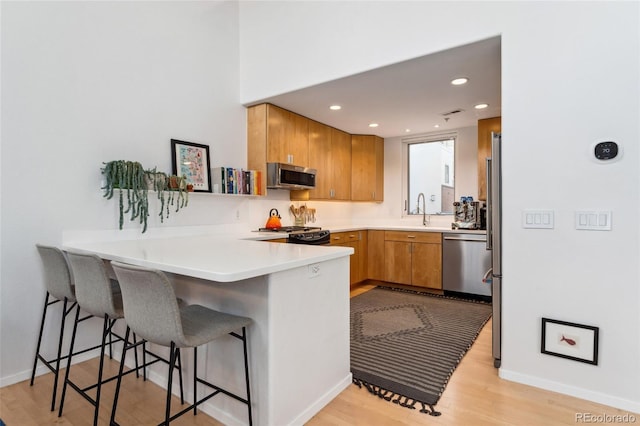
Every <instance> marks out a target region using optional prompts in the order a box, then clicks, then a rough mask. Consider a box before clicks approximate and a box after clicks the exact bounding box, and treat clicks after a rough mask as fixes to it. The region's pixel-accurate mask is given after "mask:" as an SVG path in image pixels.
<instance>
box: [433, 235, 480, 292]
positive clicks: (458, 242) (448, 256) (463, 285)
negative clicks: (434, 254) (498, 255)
mask: <svg viewBox="0 0 640 426" xmlns="http://www.w3.org/2000/svg"><path fill="white" fill-rule="evenodd" d="M486 241H487V236H486V235H484V234H471V233H469V234H465V233H462V232H456V233H444V234H443V235H442V289H443V290H445V291H454V292H457V293H466V294H474V295H479V296H491V285H490V284H487V283H484V282H482V277H483V276H484V274H485V272H487V270H488V269H489V268H491V251H489V250H487V247H486Z"/></svg>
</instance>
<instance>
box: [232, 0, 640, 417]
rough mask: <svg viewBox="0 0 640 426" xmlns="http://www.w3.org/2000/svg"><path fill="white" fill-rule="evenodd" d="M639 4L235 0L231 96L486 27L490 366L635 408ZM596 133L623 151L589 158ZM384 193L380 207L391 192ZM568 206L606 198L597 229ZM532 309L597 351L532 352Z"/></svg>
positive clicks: (466, 38) (639, 400) (481, 34)
mask: <svg viewBox="0 0 640 426" xmlns="http://www.w3.org/2000/svg"><path fill="white" fill-rule="evenodd" d="M639 7H640V5H639V4H638V3H637V2H624V3H623V2H402V3H400V2H365V1H363V2H337V3H336V2H241V5H240V17H241V25H240V27H241V33H240V34H241V37H240V40H241V81H242V88H241V99H242V101H243V102H251V101H254V100H258V99H261V98H265V97H268V96H272V95H277V94H280V93H284V92H288V91H291V90H295V89H299V88H303V87H306V86H309V85H313V84H317V83H321V82H325V81H328V80H332V79H335V78H339V77H344V76H347V75H350V74H354V73H356V72H360V71H365V70H368V69H372V68H376V67H380V66H383V65H388V64H390V63H394V62H398V61H401V60H406V59H410V58H414V57H419V56H422V55H425V54H429V53H433V52H437V51H439V50H443V49H447V48H451V47H455V46H459V45H462V44H466V43H469V42H473V41H477V40H481V39H484V38H488V37H491V36H495V35H501V37H502V61H503V62H502V111H503V114H502V123H503V124H502V126H503V127H502V134H503V141H504V152H503V157H504V167H503V179H504V193H503V195H504V259H503V261H504V283H505V286H504V299H503V301H504V329H503V337H504V342H503V364H502V365H503V366H502V369H501V371H500V374H501V376H503V377H506V378H509V379H512V380H516V381H520V382H524V383H530V384H533V385H536V386H540V387H544V388H547V389H552V390H557V391H560V392H564V393H568V394H572V395H576V396H579V397H582V398H586V399H591V400H595V401H599V402H603V403H605V404H609V405H614V406H617V407H621V408H626V409H629V410H632V411H635V412H640V293H639V286H638V282H639V281H640V271H639V269H638V266H637V265H638V260H639V259H640V248H639V246H638V241H639V240H640V238H639V236H640V232H639V227H638V221H637V212H638V211H640V204H639V195H640V191H639V185H640V184H639V182H640V177H639V174H638V170H639V169H640V167H639V160H640V159H639V152H638V139H639V137H640V129H639V128H638V117H639V116H640V106H639V103H638V87H640V82H639V76H640V69H639V63H640V61H639V50H640V49H639V37H638V31H639V30H638V29H639V28H640V14H639ZM292 35H295V37H292ZM363 47H366V48H363ZM319 58H320V59H321V60H319ZM602 139H605V140H609V139H610V140H615V141H618V142H619V143H621V144H622V145H623V147H624V150H625V153H624V159H623V161H620V162H617V163H615V164H613V165H601V164H596V163H595V162H593V161H591V159H590V158H589V152H588V151H589V146H590V145H591V143H593V142H594V141H598V140H602ZM386 153H388V151H386ZM391 160H392V159H391V158H389V156H388V157H387V158H386V159H385V165H387V164H389V163H388V161H391ZM392 164H398V163H392ZM394 167H395V166H394ZM385 172H386V173H387V174H388V176H389V178H391V176H393V175H394V174H397V170H396V169H395V168H391V169H387V170H386V171H385ZM385 190H386V194H385V199H389V198H391V199H392V198H393V196H394V193H392V192H391V193H390V192H389V191H388V187H385ZM384 204H385V207H386V210H387V212H389V213H390V214H393V213H394V211H393V210H392V209H393V207H392V205H393V203H392V205H388V204H387V202H386V201H385V203H384ZM530 208H541V209H553V210H554V211H555V229H553V230H526V229H522V228H521V212H522V210H523V209H530ZM576 209H604V210H612V211H613V230H612V231H610V232H596V231H591V232H589V231H576V230H575V229H574V212H575V210H576ZM370 211H378V210H375V209H372V210H370ZM385 213H386V212H385ZM542 317H550V318H554V319H559V320H565V321H572V322H577V323H583V324H589V325H595V326H598V327H600V333H601V334H600V336H601V340H600V362H599V365H598V366H591V365H587V364H583V363H577V362H572V361H568V360H565V359H561V358H557V357H551V356H548V355H542V354H541V353H540V319H541V318H542Z"/></svg>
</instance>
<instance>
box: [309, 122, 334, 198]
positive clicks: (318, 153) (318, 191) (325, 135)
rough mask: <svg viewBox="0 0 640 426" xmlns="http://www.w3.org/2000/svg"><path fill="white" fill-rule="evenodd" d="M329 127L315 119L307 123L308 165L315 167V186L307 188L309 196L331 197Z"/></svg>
mask: <svg viewBox="0 0 640 426" xmlns="http://www.w3.org/2000/svg"><path fill="white" fill-rule="evenodd" d="M330 149H331V127H329V126H326V125H324V124H322V123H318V122H317V121H311V122H310V123H309V167H311V168H312V169H316V170H317V172H316V187H315V189H311V190H309V198H310V199H316V200H328V199H330V198H331V196H330V194H331V173H330V170H331V156H330V155H329V150H330Z"/></svg>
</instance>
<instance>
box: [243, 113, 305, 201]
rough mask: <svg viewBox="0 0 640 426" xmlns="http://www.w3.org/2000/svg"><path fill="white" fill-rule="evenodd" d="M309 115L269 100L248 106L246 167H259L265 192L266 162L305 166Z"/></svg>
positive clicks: (264, 192) (254, 168) (263, 191)
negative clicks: (305, 115) (286, 108)
mask: <svg viewBox="0 0 640 426" xmlns="http://www.w3.org/2000/svg"><path fill="white" fill-rule="evenodd" d="M309 121H310V120H309V119H307V118H306V117H303V116H301V115H298V114H295V113H293V112H290V111H287V110H284V109H282V108H279V107H277V106H275V105H271V104H260V105H255V106H252V107H249V108H247V168H248V169H250V170H261V171H262V175H263V179H262V193H263V194H266V176H267V163H270V162H276V163H289V164H295V165H297V166H305V167H308V163H309Z"/></svg>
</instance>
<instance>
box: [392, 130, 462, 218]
mask: <svg viewBox="0 0 640 426" xmlns="http://www.w3.org/2000/svg"><path fill="white" fill-rule="evenodd" d="M447 139H453V146H454V150H455V149H456V148H455V146H456V145H457V142H458V132H457V131H450V132H434V133H425V134H421V135H414V136H409V137H405V138H402V139H401V143H402V201H401V202H402V206H401V211H402V217H403V218H405V217H415V216H416V215H415V214H409V211H410V209H409V200H408V197H409V145H412V144H414V143H425V142H439V141H442V140H447ZM454 153H455V151H454ZM456 157H457V155H455V154H454V157H453V175H452V176H451V177H452V178H453V182H454V185H455V182H456V172H457V169H458V168H457V167H456ZM454 188H455V186H454Z"/></svg>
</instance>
